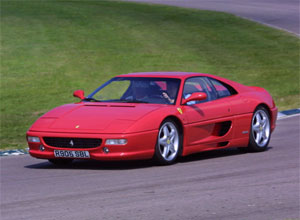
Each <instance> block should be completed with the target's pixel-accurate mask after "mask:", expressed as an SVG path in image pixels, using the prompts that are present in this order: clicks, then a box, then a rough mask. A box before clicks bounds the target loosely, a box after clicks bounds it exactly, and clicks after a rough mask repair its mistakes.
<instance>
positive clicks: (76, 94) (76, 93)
mask: <svg viewBox="0 0 300 220" xmlns="http://www.w3.org/2000/svg"><path fill="white" fill-rule="evenodd" d="M73 96H74V97H77V98H80V99H81V100H82V99H84V91H83V90H76V91H74V92H73Z"/></svg>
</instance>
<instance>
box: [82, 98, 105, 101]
mask: <svg viewBox="0 0 300 220" xmlns="http://www.w3.org/2000/svg"><path fill="white" fill-rule="evenodd" d="M83 101H94V102H101V101H100V100H98V99H95V98H84V99H83Z"/></svg>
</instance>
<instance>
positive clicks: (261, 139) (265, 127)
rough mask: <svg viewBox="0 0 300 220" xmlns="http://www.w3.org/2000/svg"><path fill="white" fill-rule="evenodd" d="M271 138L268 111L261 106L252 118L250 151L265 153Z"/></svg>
mask: <svg viewBox="0 0 300 220" xmlns="http://www.w3.org/2000/svg"><path fill="white" fill-rule="evenodd" d="M270 138H271V124H270V116H269V113H268V111H267V110H266V109H265V108H264V107H262V106H260V107H258V108H257V109H256V110H255V112H254V114H253V117H252V121H251V131H250V138H249V145H248V149H249V150H250V151H255V152H259V151H264V150H266V149H267V147H268V144H269V142H270Z"/></svg>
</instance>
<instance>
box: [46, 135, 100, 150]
mask: <svg viewBox="0 0 300 220" xmlns="http://www.w3.org/2000/svg"><path fill="white" fill-rule="evenodd" d="M43 139H44V141H45V143H46V144H47V145H48V146H51V147H59V148H95V147H99V146H100V145H101V143H102V139H97V138H64V137H43Z"/></svg>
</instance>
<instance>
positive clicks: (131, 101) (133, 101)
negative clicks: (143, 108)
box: [120, 99, 149, 103]
mask: <svg viewBox="0 0 300 220" xmlns="http://www.w3.org/2000/svg"><path fill="white" fill-rule="evenodd" d="M120 101H121V102H125V103H149V102H146V101H141V100H136V99H134V100H124V99H123V100H120Z"/></svg>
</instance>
